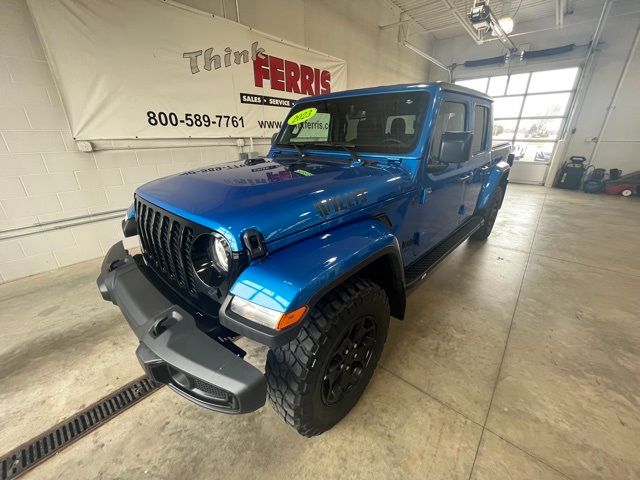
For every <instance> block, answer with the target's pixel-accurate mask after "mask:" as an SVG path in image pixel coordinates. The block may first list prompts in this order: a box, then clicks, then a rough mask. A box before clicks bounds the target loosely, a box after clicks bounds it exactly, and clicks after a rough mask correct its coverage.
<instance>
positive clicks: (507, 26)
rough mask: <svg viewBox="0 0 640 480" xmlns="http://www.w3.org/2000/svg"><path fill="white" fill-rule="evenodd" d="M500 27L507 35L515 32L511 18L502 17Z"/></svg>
mask: <svg viewBox="0 0 640 480" xmlns="http://www.w3.org/2000/svg"><path fill="white" fill-rule="evenodd" d="M498 25H500V28H502V30H503V31H504V33H506V34H507V35H509V34H510V33H511V32H513V18H511V17H502V18H501V19H499V20H498Z"/></svg>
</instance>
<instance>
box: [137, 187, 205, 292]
mask: <svg viewBox="0 0 640 480" xmlns="http://www.w3.org/2000/svg"><path fill="white" fill-rule="evenodd" d="M136 217H137V221H138V233H139V234H140V242H141V243H142V251H143V254H144V255H145V257H146V259H147V262H148V264H149V265H150V266H151V267H152V268H153V269H155V270H156V271H157V272H158V273H159V274H160V275H161V276H162V277H163V278H165V279H166V280H167V281H168V282H169V283H171V284H172V285H174V286H175V287H177V288H179V289H180V290H182V291H184V292H186V293H188V294H189V295H191V296H192V297H197V296H198V291H197V289H196V277H195V273H194V271H193V264H192V261H191V245H192V243H193V240H194V237H195V236H194V232H195V230H196V229H198V227H197V226H196V225H193V224H190V222H187V221H186V220H184V219H183V218H180V217H176V216H174V215H172V214H170V213H168V212H166V211H164V210H162V209H160V208H158V207H156V206H155V205H152V204H149V203H146V202H145V201H144V200H142V199H140V198H138V199H137V200H136Z"/></svg>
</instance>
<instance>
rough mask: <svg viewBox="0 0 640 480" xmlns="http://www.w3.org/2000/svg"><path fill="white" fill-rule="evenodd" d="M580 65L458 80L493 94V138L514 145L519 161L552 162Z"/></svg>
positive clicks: (466, 85)
mask: <svg viewBox="0 0 640 480" xmlns="http://www.w3.org/2000/svg"><path fill="white" fill-rule="evenodd" d="M577 76H578V68H577V67H574V68H563V69H559V70H544V71H539V72H532V73H518V74H510V75H498V76H493V77H482V78H473V79H469V80H459V81H456V83H457V84H458V85H463V86H465V87H469V88H473V89H475V90H479V91H481V92H483V93H486V94H488V95H491V96H492V97H493V100H494V104H493V138H494V140H496V141H501V142H504V141H508V142H511V143H512V144H513V145H514V146H515V154H516V160H519V161H522V162H539V163H547V164H548V163H549V162H550V161H551V157H552V155H553V151H554V149H555V147H556V143H557V141H558V136H559V134H560V132H561V131H562V128H563V127H564V122H565V120H566V118H567V113H568V112H567V110H568V106H569V101H570V100H571V96H572V94H573V93H574V89H575V83H576V78H577Z"/></svg>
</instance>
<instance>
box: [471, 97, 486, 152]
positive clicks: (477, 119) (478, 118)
mask: <svg viewBox="0 0 640 480" xmlns="http://www.w3.org/2000/svg"><path fill="white" fill-rule="evenodd" d="M488 126H489V109H488V108H487V107H483V106H481V105H476V108H475V111H474V116H473V141H472V142H471V153H472V154H473V153H478V152H482V151H484V150H486V148H487V127H488Z"/></svg>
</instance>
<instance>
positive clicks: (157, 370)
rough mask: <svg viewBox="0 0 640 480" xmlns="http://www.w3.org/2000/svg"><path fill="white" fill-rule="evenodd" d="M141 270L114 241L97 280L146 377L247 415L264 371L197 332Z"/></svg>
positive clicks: (256, 401)
mask: <svg viewBox="0 0 640 480" xmlns="http://www.w3.org/2000/svg"><path fill="white" fill-rule="evenodd" d="M143 268H145V267H143V266H140V265H138V263H137V262H136V260H135V259H134V257H132V256H131V255H129V252H127V251H126V250H125V248H124V246H123V245H122V242H118V243H116V244H115V245H114V246H113V247H111V249H110V250H109V252H108V253H107V256H106V257H105V259H104V261H103V263H102V270H101V273H100V276H99V277H98V281H97V283H98V288H99V289H100V293H101V294H102V297H103V298H104V299H105V300H108V301H110V302H112V303H114V304H115V305H117V306H118V307H120V310H121V311H122V313H123V315H124V317H125V318H126V319H127V321H128V322H129V325H130V326H131V328H132V329H133V331H134V332H135V334H136V336H137V337H138V339H139V340H140V345H139V346H138V349H137V350H136V355H137V356H138V359H139V360H140V364H141V365H142V367H143V368H144V370H145V372H146V373H147V375H148V376H149V377H151V378H152V379H153V380H155V381H157V382H160V383H165V384H167V385H169V387H170V388H172V389H173V390H175V391H176V392H177V393H179V394H180V395H182V396H184V397H186V398H188V399H189V400H191V401H193V402H195V403H197V404H198V405H201V406H203V407H206V408H209V409H211V410H216V411H220V412H224V413H248V412H252V411H254V410H257V409H258V408H260V407H261V406H263V405H264V403H265V399H266V392H267V383H266V379H265V377H264V375H263V374H262V373H261V372H260V371H259V370H258V369H257V368H255V367H254V366H252V365H250V364H249V363H247V362H245V361H244V360H243V359H242V358H241V357H239V356H238V355H236V354H235V353H233V352H232V351H231V350H229V349H227V348H226V347H225V346H223V345H222V344H221V343H219V342H217V341H216V340H214V339H213V338H211V337H210V336H208V335H207V334H206V333H204V331H202V330H200V329H199V328H198V326H197V324H196V320H195V319H194V317H193V315H191V314H190V313H188V312H187V311H186V310H185V309H183V308H182V307H180V306H179V305H176V304H175V303H173V302H172V301H171V300H170V299H169V298H167V296H166V295H164V294H163V293H162V292H161V291H160V290H159V289H158V288H157V287H156V286H155V285H154V284H153V283H152V282H151V281H150V280H149V278H147V276H146V275H145V274H144V273H143V271H142V269H143Z"/></svg>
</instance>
